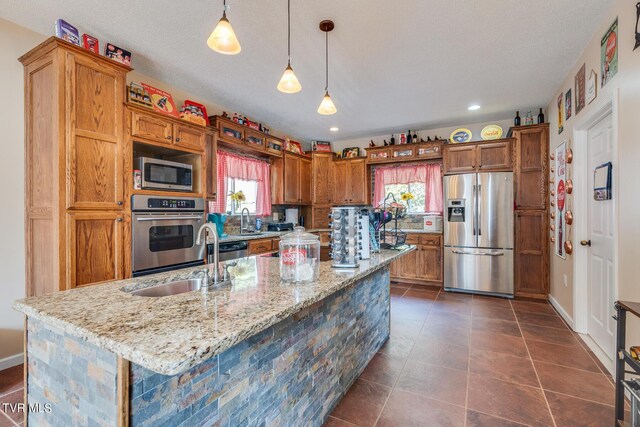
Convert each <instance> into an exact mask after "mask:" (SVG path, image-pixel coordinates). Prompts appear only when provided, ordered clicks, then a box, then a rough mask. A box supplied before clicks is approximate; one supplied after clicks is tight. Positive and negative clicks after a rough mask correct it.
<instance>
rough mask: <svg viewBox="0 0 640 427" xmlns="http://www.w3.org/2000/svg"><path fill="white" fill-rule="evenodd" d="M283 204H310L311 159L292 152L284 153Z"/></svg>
mask: <svg viewBox="0 0 640 427" xmlns="http://www.w3.org/2000/svg"><path fill="white" fill-rule="evenodd" d="M283 173H284V179H283V181H284V182H283V186H284V200H283V203H285V204H292V205H309V204H311V160H310V159H308V158H306V157H303V156H300V155H297V154H293V153H284V172H283Z"/></svg>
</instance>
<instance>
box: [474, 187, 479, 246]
mask: <svg viewBox="0 0 640 427" xmlns="http://www.w3.org/2000/svg"><path fill="white" fill-rule="evenodd" d="M476 187H477V186H476V185H474V186H473V235H474V236H475V235H476V224H477V221H476V220H477V219H478V213H477V212H476ZM476 245H477V242H476Z"/></svg>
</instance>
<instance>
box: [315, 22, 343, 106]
mask: <svg viewBox="0 0 640 427" xmlns="http://www.w3.org/2000/svg"><path fill="white" fill-rule="evenodd" d="M333 28H334V25H333V21H328V20H327V21H322V22H321V23H320V29H321V30H322V31H324V34H325V79H326V80H325V86H324V97H323V98H322V102H321V103H320V106H319V107H318V113H320V114H322V115H325V116H328V115H331V114H335V113H336V112H337V111H338V110H337V109H336V106H335V105H334V104H333V101H332V100H331V97H330V96H329V31H331V30H333Z"/></svg>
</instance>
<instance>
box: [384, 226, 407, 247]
mask: <svg viewBox="0 0 640 427" xmlns="http://www.w3.org/2000/svg"><path fill="white" fill-rule="evenodd" d="M406 241H407V233H405V232H404V231H401V230H398V229H397V228H396V229H393V230H387V231H381V232H380V247H383V248H387V249H389V248H396V247H398V246H402V245H404V244H405V242H406Z"/></svg>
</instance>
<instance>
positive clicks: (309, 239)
mask: <svg viewBox="0 0 640 427" xmlns="http://www.w3.org/2000/svg"><path fill="white" fill-rule="evenodd" d="M319 263H320V239H319V237H318V236H316V235H314V234H310V233H306V232H305V231H304V227H295V228H294V230H293V233H289V234H285V235H284V236H282V237H281V238H280V279H281V280H282V281H283V282H285V283H313V282H314V281H315V280H316V279H317V278H318V270H319V268H318V266H319Z"/></svg>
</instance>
